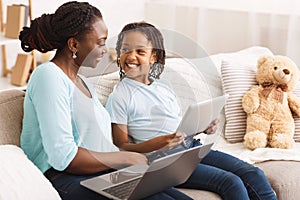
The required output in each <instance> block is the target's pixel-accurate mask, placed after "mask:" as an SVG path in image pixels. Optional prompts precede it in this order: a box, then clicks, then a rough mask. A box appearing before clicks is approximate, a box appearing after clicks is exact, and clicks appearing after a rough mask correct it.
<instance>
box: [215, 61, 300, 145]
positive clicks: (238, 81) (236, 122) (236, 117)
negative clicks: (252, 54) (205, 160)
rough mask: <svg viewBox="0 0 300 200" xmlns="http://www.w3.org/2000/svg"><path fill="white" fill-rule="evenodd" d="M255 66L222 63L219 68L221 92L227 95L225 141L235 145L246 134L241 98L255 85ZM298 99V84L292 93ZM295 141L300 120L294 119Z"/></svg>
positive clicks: (299, 128)
mask: <svg viewBox="0 0 300 200" xmlns="http://www.w3.org/2000/svg"><path fill="white" fill-rule="evenodd" d="M255 74H256V66H255V65H247V64H232V63H230V62H228V61H223V62H222V66H221V76H222V82H223V90H224V92H225V93H227V94H229V99H228V101H227V104H226V106H225V116H226V124H225V132H224V137H225V139H227V141H229V142H232V143H235V142H241V141H243V137H244V134H245V132H246V113H245V112H244V110H243V108H242V97H243V95H244V94H245V92H246V91H248V90H249V89H250V87H251V86H252V85H256V84H257V82H256V80H255ZM293 92H294V93H295V94H296V95H298V96H299V97H300V84H298V85H297V87H296V88H295V90H294V91H293ZM294 119H295V136H294V139H295V140H296V141H300V119H299V118H298V117H295V116H294Z"/></svg>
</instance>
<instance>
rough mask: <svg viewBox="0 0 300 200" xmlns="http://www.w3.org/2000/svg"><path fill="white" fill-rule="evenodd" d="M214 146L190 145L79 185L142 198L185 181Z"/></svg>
mask: <svg viewBox="0 0 300 200" xmlns="http://www.w3.org/2000/svg"><path fill="white" fill-rule="evenodd" d="M212 145H213V144H212V143H211V144H207V145H203V146H197V147H194V148H190V149H187V150H184V151H181V152H178V153H174V154H171V155H168V156H165V157H162V158H159V159H156V160H154V161H153V162H152V163H151V164H150V165H146V164H140V165H134V166H131V167H127V168H124V169H121V170H118V171H115V172H111V173H108V174H105V175H101V176H97V177H94V178H91V179H87V180H84V181H81V182H80V184H81V185H83V186H84V187H87V188H89V189H90V190H93V191H95V192H97V193H99V194H101V195H103V196H105V197H107V198H110V199H116V200H125V199H126V200H131V199H135V200H136V199H142V198H145V197H147V196H150V195H152V194H155V193H158V192H161V191H163V190H165V189H168V188H170V187H173V186H176V185H179V184H182V183H184V182H185V181H186V180H187V179H188V178H189V177H190V175H191V174H192V173H193V171H194V170H195V168H196V166H197V165H198V164H199V162H200V161H201V160H202V158H203V157H204V156H205V155H206V154H207V153H208V152H209V150H210V148H211V146H212Z"/></svg>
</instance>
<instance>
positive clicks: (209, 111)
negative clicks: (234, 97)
mask: <svg viewBox="0 0 300 200" xmlns="http://www.w3.org/2000/svg"><path fill="white" fill-rule="evenodd" d="M228 96H229V95H228V94H225V95H223V96H218V97H214V98H212V99H208V100H205V101H201V102H198V103H196V104H191V105H189V106H188V108H187V110H186V112H185V113H184V115H183V117H182V120H181V122H180V124H179V126H178V128H177V131H178V132H182V133H185V134H186V135H187V136H190V135H195V134H197V133H201V132H203V131H204V130H206V129H207V128H208V126H209V124H210V123H211V122H212V121H213V120H215V119H218V117H219V115H220V113H221V111H222V109H223V107H224V105H225V103H226V100H227V99H228Z"/></svg>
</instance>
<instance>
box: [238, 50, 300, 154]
mask: <svg viewBox="0 0 300 200" xmlns="http://www.w3.org/2000/svg"><path fill="white" fill-rule="evenodd" d="M299 73H300V72H299V69H298V68H297V66H296V64H295V63H294V62H293V61H292V60H291V59H290V58H288V57H287V56H281V55H275V56H263V57H261V58H259V59H258V62H257V72H256V81H257V83H258V85H254V86H252V87H251V88H250V90H249V91H247V92H246V93H245V94H244V95H243V98H242V107H243V109H244V111H245V112H246V114H247V127H246V134H245V136H244V142H243V143H244V145H245V146H246V147H247V148H249V149H251V150H254V149H256V148H263V147H272V148H282V149H289V148H293V146H294V144H295V141H294V139H293V136H294V131H295V124H294V119H293V116H292V112H294V113H295V114H296V115H297V116H299V117H300V100H299V99H298V98H297V96H296V95H294V94H293V93H292V92H291V91H292V90H293V89H294V88H295V86H296V84H297V82H298V80H299V77H300V74H299Z"/></svg>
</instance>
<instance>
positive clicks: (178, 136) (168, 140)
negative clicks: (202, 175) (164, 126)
mask: <svg viewBox="0 0 300 200" xmlns="http://www.w3.org/2000/svg"><path fill="white" fill-rule="evenodd" d="M185 137H186V134H184V133H181V132H175V133H172V134H169V135H164V136H160V137H157V139H158V138H161V140H162V141H161V142H162V143H164V144H165V145H164V147H162V148H161V149H160V150H162V151H166V150H170V149H172V148H174V147H175V146H177V145H179V144H181V143H182V142H183V140H184V138H185Z"/></svg>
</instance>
